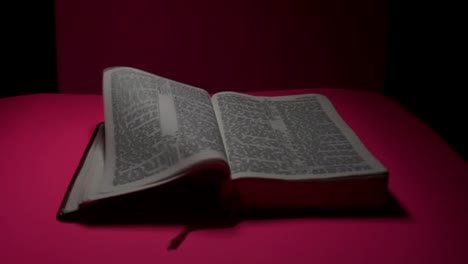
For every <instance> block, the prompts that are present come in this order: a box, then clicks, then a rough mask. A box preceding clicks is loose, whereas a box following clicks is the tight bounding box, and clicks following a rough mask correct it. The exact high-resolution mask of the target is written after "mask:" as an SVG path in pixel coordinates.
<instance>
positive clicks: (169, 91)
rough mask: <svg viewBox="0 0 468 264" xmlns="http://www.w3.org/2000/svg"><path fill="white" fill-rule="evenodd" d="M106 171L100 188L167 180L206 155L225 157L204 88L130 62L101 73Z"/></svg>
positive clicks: (106, 189) (118, 188) (105, 190)
mask: <svg viewBox="0 0 468 264" xmlns="http://www.w3.org/2000/svg"><path fill="white" fill-rule="evenodd" d="M104 101H105V139H106V142H105V163H106V166H105V177H104V179H103V181H102V182H101V187H100V188H99V189H100V192H101V193H108V192H112V193H114V194H115V192H119V191H124V192H125V191H129V190H135V188H141V187H145V186H148V185H151V186H153V185H156V184H161V183H164V182H166V181H167V180H170V179H172V178H174V177H179V176H181V172H182V171H184V170H188V169H190V168H191V167H192V166H194V165H195V164H197V163H200V162H202V161H208V160H221V161H222V160H225V159H226V157H225V151H224V146H223V143H222V139H221V135H220V133H219V129H218V124H217V121H216V117H215V114H214V111H213V108H212V105H211V99H210V96H209V94H208V93H207V92H206V91H204V90H202V89H199V88H196V87H192V86H189V85H185V84H182V83H179V82H175V81H172V80H169V79H166V78H163V77H159V76H157V75H154V74H150V73H147V72H144V71H140V70H137V69H133V68H127V67H119V68H111V69H108V70H106V71H105V74H104Z"/></svg>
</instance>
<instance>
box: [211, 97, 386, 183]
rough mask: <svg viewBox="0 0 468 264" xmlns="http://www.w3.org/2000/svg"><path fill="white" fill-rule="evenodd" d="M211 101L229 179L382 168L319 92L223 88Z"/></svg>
mask: <svg viewBox="0 0 468 264" xmlns="http://www.w3.org/2000/svg"><path fill="white" fill-rule="evenodd" d="M212 102H213V106H214V109H215V112H216V118H217V119H218V124H219V126H220V130H221V135H222V137H223V141H224V145H225V148H226V152H227V156H228V160H229V166H230V168H231V177H232V179H237V178H244V177H256V178H272V179H283V180H310V179H328V178H337V177H338V178H339V177H361V176H372V175H383V174H384V173H385V172H386V168H385V167H384V166H383V165H382V164H381V163H380V162H379V161H378V160H377V159H376V158H375V157H374V156H373V155H372V154H371V153H370V152H369V151H368V150H367V149H366V147H365V146H364V145H363V143H362V142H361V141H360V139H359V138H358V136H357V135H356V134H355V133H354V132H353V131H352V129H351V128H350V127H349V126H348V125H347V124H346V123H345V122H344V121H343V119H342V118H341V117H340V116H339V114H338V113H337V112H336V110H335V108H334V107H333V105H332V104H331V102H330V101H329V100H328V99H327V98H326V97H325V96H323V95H318V94H305V95H293V96H280V97H260V96H250V95H245V94H240V93H234V92H222V93H218V94H215V95H214V96H213V97H212Z"/></svg>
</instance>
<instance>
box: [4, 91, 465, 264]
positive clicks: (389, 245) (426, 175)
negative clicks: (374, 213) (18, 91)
mask: <svg viewBox="0 0 468 264" xmlns="http://www.w3.org/2000/svg"><path fill="white" fill-rule="evenodd" d="M303 92H320V93H322V94H325V95H327V96H328V97H329V98H330V99H331V101H332V102H333V103H334V104H335V105H336V108H337V110H338V111H339V113H340V114H341V115H342V116H343V118H344V119H345V120H346V122H347V123H348V124H349V125H350V126H351V127H352V128H353V129H354V130H355V132H356V133H357V134H358V135H359V136H360V137H361V139H362V140H363V142H364V143H365V144H366V145H367V146H368V148H369V150H370V151H371V152H372V153H374V154H375V156H376V157H377V158H378V159H379V160H381V161H382V163H383V164H384V165H385V166H386V167H387V168H388V169H389V171H390V178H389V188H390V191H391V193H392V195H393V196H394V197H395V199H396V200H397V202H398V204H399V205H400V206H401V207H402V209H403V210H404V212H405V214H404V215H403V216H396V217H367V218H360V217H357V218H353V217H311V218H303V219H271V220H256V221H254V220H247V221H243V222H241V223H239V224H238V225H237V226H235V227H233V228H227V229H214V230H200V231H194V232H193V233H190V234H189V235H188V237H187V238H186V240H185V241H184V242H183V243H182V245H181V246H180V247H179V248H178V249H177V250H176V251H172V252H168V251H166V247H167V244H168V242H169V240H170V239H172V238H173V237H174V236H175V235H177V234H178V233H179V232H180V231H181V229H182V226H178V225H165V226H161V225H130V226H100V227H91V226H85V225H81V224H75V223H62V222H58V221H57V220H56V218H55V215H56V213H57V210H58V208H59V206H60V203H61V201H62V198H63V196H64V194H65V191H66V189H67V187H68V184H69V183H70V180H71V178H72V175H73V173H74V170H75V168H76V166H77V165H78V162H79V160H80V158H81V155H82V153H83V151H84V149H85V147H86V144H87V143H88V140H89V137H90V136H91V134H92V132H93V129H94V127H95V125H96V124H97V123H98V122H101V121H102V120H103V105H102V97H101V96H100V95H67V94H53V95H29V96H20V97H11V98H4V99H0V124H2V128H3V129H1V130H0V146H1V148H0V179H1V184H0V212H1V217H0V234H1V235H0V263H115V264H118V263H187V262H194V263H236V264H239V263H468V227H467V224H466V223H468V210H467V209H468V208H467V204H466V201H467V200H468V199H467V198H468V192H467V190H468V168H467V164H466V162H464V161H463V160H462V159H461V158H460V157H459V156H457V155H456V153H454V152H453V151H452V150H451V149H450V148H449V147H448V146H447V145H446V144H445V143H444V141H443V140H442V139H441V138H440V137H438V136H437V134H435V133H434V132H433V131H432V130H430V129H429V128H428V127H427V126H425V125H424V124H423V123H422V122H421V121H419V120H418V119H416V118H415V117H414V116H413V115H411V114H409V113H408V112H407V111H405V110H403V109H402V108H401V107H400V106H398V105H397V104H395V103H394V102H392V101H390V100H389V99H387V98H385V97H383V96H381V95H378V94H375V93H369V92H360V91H351V90H343V89H312V90H293V91H282V92H281V91H280V92H276V93H271V92H270V93H267V94H269V95H272V94H277V95H279V94H286V93H303Z"/></svg>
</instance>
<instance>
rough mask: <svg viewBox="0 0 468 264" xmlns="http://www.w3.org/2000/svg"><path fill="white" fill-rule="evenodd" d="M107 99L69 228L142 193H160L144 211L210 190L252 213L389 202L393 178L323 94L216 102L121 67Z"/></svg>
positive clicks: (230, 95) (70, 199)
mask: <svg viewBox="0 0 468 264" xmlns="http://www.w3.org/2000/svg"><path fill="white" fill-rule="evenodd" d="M103 98H104V110H105V111H104V113H105V118H104V121H103V123H100V124H98V125H97V127H96V129H95V132H94V134H93V136H92V137H91V139H90V142H89V145H88V147H87V149H86V151H85V153H84V154H83V157H82V160H81V162H80V165H79V166H78V168H77V170H76V172H75V175H74V177H73V180H72V181H71V182H70V185H69V187H68V189H67V192H66V195H65V196H64V198H63V201H62V204H61V206H60V208H59V211H58V214H57V217H58V218H59V219H61V220H63V219H66V218H67V216H69V215H76V214H77V213H79V212H81V211H84V210H86V209H87V208H92V207H93V205H96V204H99V203H100V202H102V201H118V202H117V203H116V202H114V204H117V210H119V208H124V207H125V206H123V204H124V203H125V201H126V200H127V199H132V198H129V197H135V196H138V194H140V196H144V197H148V196H147V195H148V193H153V194H154V195H156V196H152V197H153V198H143V199H146V201H151V202H149V204H148V202H147V203H146V205H144V206H141V203H135V204H137V205H136V206H137V207H138V205H139V206H140V207H138V208H141V207H152V206H156V204H158V205H164V204H168V206H166V209H167V208H168V207H172V206H173V205H174V204H175V203H174V201H175V200H176V201H178V202H179V204H183V203H184V202H185V201H186V200H188V201H191V200H196V199H194V197H195V196H196V197H198V198H199V197H200V196H203V195H202V194H206V193H209V191H205V190H208V189H203V187H202V184H201V183H204V185H203V186H211V187H210V188H209V190H211V191H213V193H215V194H216V197H221V200H222V198H223V197H236V204H237V206H238V207H240V208H241V209H242V210H247V211H249V210H250V211H255V210H262V209H265V210H269V209H271V210H275V209H286V210H289V209H292V210H294V209H304V208H309V209H314V208H315V209H320V208H321V209H328V208H346V209H353V208H358V209H362V208H378V207H381V206H383V205H384V203H385V199H386V197H387V185H388V170H387V169H386V168H385V167H384V166H383V165H382V163H381V162H380V161H378V160H377V158H376V157H375V156H374V155H372V154H371V153H370V151H369V150H368V149H367V148H366V146H365V145H364V144H363V142H362V141H361V140H360V139H359V137H358V136H357V135H356V134H355V133H354V132H353V130H352V129H351V128H350V127H349V126H348V125H347V124H346V123H345V121H344V120H343V119H342V118H341V117H340V115H339V114H338V112H337V111H336V110H335V108H334V107H333V105H332V103H331V101H330V100H329V99H328V98H327V97H325V96H323V95H320V94H302V95H290V96H275V97H265V96H252V95H247V94H242V93H237V92H229V91H228V92H219V93H215V94H213V95H210V94H209V93H208V92H207V91H206V90H203V89H200V88H197V87H194V86H191V85H188V84H184V83H181V82H177V81H175V80H171V79H168V78H164V77H161V76H158V75H155V74H152V73H149V72H145V71H142V70H139V69H135V68H130V67H112V68H107V69H105V70H104V72H103ZM210 183H213V184H211V185H210ZM198 188H200V190H203V191H201V192H198V194H196V190H197V189H198ZM191 191H195V192H194V193H195V195H189V194H188V193H190V192H191ZM162 194H164V195H165V196H161V195H162ZM158 195H159V196H158ZM155 197H156V198H155ZM206 197H210V196H206ZM211 197H214V196H211ZM210 199H212V198H206V199H205V200H204V201H203V200H201V201H200V200H199V201H197V203H198V204H203V203H205V202H206V203H209V201H211V200H210ZM228 200H229V199H228ZM223 201H226V199H224V200H223ZM119 203H122V204H120V205H119ZM135 204H134V205H132V206H135ZM227 204H228V205H229V203H227ZM223 205H226V203H223ZM126 206H127V207H128V205H126ZM163 207H164V206H163ZM159 216H161V215H159Z"/></svg>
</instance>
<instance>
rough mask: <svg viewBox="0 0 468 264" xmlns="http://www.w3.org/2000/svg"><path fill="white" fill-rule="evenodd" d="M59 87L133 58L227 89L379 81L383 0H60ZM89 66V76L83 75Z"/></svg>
mask: <svg viewBox="0 0 468 264" xmlns="http://www.w3.org/2000/svg"><path fill="white" fill-rule="evenodd" d="M55 14H56V16H55V17H56V39H57V41H56V44H57V68H58V83H59V91H60V92H61V93H96V94H101V77H102V70H103V69H104V68H105V67H109V66H131V67H136V68H139V69H142V70H145V71H149V72H152V73H155V74H158V75H161V76H164V77H167V78H171V79H175V80H178V81H180V82H183V83H189V84H192V85H194V86H197V87H201V88H204V89H207V90H209V91H210V92H217V91H221V90H238V91H239V90H242V91H252V90H265V89H268V90H278V89H289V88H291V87H296V88H304V87H333V88H335V87H340V88H354V89H365V90H373V91H375V90H382V88H383V78H384V53H385V52H384V48H385V21H386V1H385V0H354V1H346V0H328V1H322V0H307V1H304V0H299V1H288V0H274V1H260V0H224V1H213V0H202V1H187V0H171V1H162V0H152V1H147V0H133V1H128V0H101V1H94V0H79V1H78V0H56V1H55ZM83 76H86V78H83Z"/></svg>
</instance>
